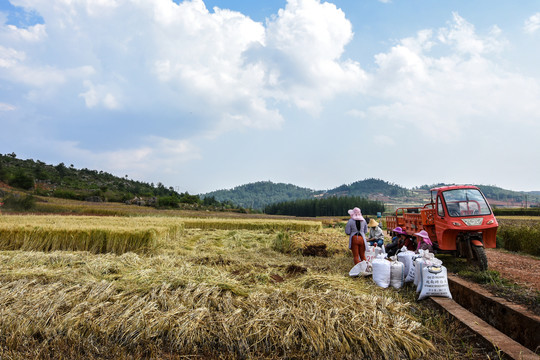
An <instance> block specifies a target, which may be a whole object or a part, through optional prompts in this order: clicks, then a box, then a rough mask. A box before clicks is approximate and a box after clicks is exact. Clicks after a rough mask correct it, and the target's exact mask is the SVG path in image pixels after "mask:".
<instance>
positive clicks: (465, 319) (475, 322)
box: [431, 297, 540, 360]
mask: <svg viewBox="0 0 540 360" xmlns="http://www.w3.org/2000/svg"><path fill="white" fill-rule="evenodd" d="M431 300H432V301H434V302H435V303H436V304H437V305H439V306H440V307H441V308H443V309H444V310H446V311H447V312H448V313H450V314H451V315H452V316H453V317H455V318H457V319H458V320H459V321H461V322H462V323H463V324H464V325H465V326H467V327H468V328H469V329H470V330H471V331H473V332H474V333H476V334H477V335H478V336H480V337H481V338H483V339H485V341H487V342H488V343H490V344H492V345H493V347H494V348H496V349H498V350H500V351H501V352H502V353H503V354H504V355H505V356H506V357H509V358H511V359H516V360H538V359H540V356H539V355H536V354H535V353H534V352H532V351H531V350H529V349H528V348H526V347H525V346H523V345H521V344H520V343H518V342H517V341H515V340H512V339H511V338H510V337H508V336H507V335H505V334H503V333H502V332H500V331H499V330H497V329H495V328H494V327H492V326H491V325H489V324H488V323H487V322H485V321H484V320H482V319H480V318H479V317H478V316H476V315H474V314H472V313H470V312H469V311H467V310H466V309H465V308H463V307H462V306H461V305H459V304H458V303H456V302H455V301H454V300H452V299H448V298H438V297H432V298H431Z"/></svg>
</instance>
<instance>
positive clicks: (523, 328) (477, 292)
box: [448, 275, 540, 351]
mask: <svg viewBox="0 0 540 360" xmlns="http://www.w3.org/2000/svg"><path fill="white" fill-rule="evenodd" d="M448 286H449V288H450V292H451V293H452V297H453V298H454V300H455V301H456V302H457V303H458V304H460V305H461V306H463V307H464V308H465V309H467V310H468V311H470V312H472V313H473V314H475V315H477V316H479V317H480V318H482V319H485V321H486V322H488V323H489V324H490V325H491V326H494V327H495V328H497V329H498V330H500V331H502V332H503V333H505V334H506V335H508V336H509V337H510V338H512V339H514V340H515V341H517V342H518V343H520V344H522V345H524V346H525V347H527V348H529V349H530V350H532V351H538V350H540V317H539V316H536V315H534V314H533V313H532V312H530V311H529V310H527V308H525V307H524V306H521V305H516V304H513V303H511V302H509V301H507V300H506V299H503V298H500V297H497V296H493V295H492V294H491V293H489V292H488V291H486V290H485V289H484V288H483V287H481V286H480V285H478V284H475V283H472V282H469V281H467V280H464V279H462V278H460V277H457V276H455V275H448Z"/></svg>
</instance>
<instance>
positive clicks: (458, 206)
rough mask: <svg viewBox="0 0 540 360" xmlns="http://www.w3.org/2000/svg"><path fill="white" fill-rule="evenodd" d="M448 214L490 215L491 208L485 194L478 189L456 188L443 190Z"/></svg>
mask: <svg viewBox="0 0 540 360" xmlns="http://www.w3.org/2000/svg"><path fill="white" fill-rule="evenodd" d="M443 196H444V201H445V202H446V208H447V210H448V215H450V216H454V217H455V216H472V215H489V214H491V209H490V208H489V205H488V204H487V202H486V199H485V198H484V195H482V193H481V192H480V191H478V190H477V189H456V190H448V191H445V192H443Z"/></svg>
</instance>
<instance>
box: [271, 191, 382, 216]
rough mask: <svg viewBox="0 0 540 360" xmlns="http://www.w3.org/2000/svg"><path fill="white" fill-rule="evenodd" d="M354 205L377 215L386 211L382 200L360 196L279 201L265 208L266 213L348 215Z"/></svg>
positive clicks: (363, 211)
mask: <svg viewBox="0 0 540 360" xmlns="http://www.w3.org/2000/svg"><path fill="white" fill-rule="evenodd" d="M354 207H359V208H360V209H361V210H362V213H363V214H371V215H375V214H377V212H380V213H382V212H384V204H383V203H382V202H381V201H374V200H369V199H366V198H363V197H359V196H342V197H329V198H323V199H299V200H294V201H284V202H279V203H275V204H270V205H267V206H266V207H265V208H264V213H266V214H270V215H292V216H306V217H315V216H348V213H347V211H348V210H349V209H352V208H354Z"/></svg>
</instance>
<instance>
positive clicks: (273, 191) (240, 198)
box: [201, 181, 323, 210]
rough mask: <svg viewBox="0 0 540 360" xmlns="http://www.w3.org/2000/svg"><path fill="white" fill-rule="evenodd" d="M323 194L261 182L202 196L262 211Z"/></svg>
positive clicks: (286, 185) (280, 184) (288, 185)
mask: <svg viewBox="0 0 540 360" xmlns="http://www.w3.org/2000/svg"><path fill="white" fill-rule="evenodd" d="M322 193H323V192H322V191H316V190H311V189H307V188H302V187H299V186H296V185H292V184H284V183H277V184H276V183H273V182H271V181H259V182H255V183H250V184H246V185H241V186H237V187H235V188H233V189H230V190H217V191H212V192H209V193H206V194H204V195H201V196H202V197H203V198H207V197H213V198H215V199H216V200H217V201H230V202H232V203H233V204H236V205H238V206H241V207H244V208H251V209H259V210H260V209H262V208H264V207H265V206H266V205H269V204H274V203H277V202H283V201H293V200H298V199H310V198H314V197H315V196H316V195H320V194H322Z"/></svg>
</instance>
